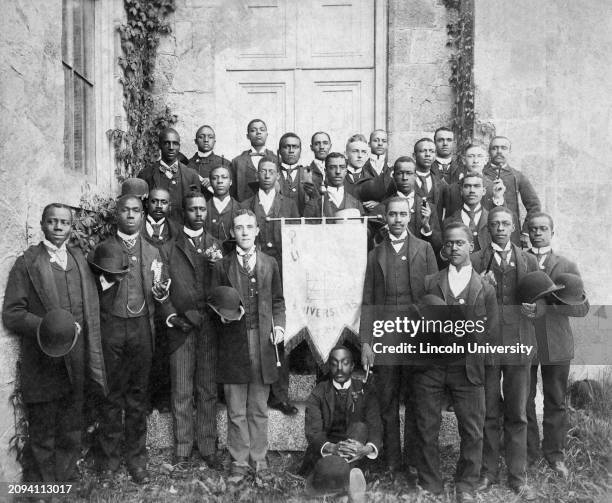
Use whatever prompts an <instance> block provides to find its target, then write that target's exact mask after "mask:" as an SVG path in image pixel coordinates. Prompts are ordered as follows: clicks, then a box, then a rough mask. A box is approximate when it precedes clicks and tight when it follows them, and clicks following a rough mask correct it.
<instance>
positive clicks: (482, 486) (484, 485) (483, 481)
mask: <svg viewBox="0 0 612 503" xmlns="http://www.w3.org/2000/svg"><path fill="white" fill-rule="evenodd" d="M494 483H495V482H493V481H492V480H491V479H490V478H489V477H487V476H486V475H485V476H484V477H480V480H479V481H478V485H477V486H476V490H477V491H479V492H483V491H488V490H489V489H490V488H491V486H492V485H493V484H494Z"/></svg>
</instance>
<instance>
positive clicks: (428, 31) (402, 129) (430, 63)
mask: <svg viewBox="0 0 612 503" xmlns="http://www.w3.org/2000/svg"><path fill="white" fill-rule="evenodd" d="M454 15H455V13H453V12H452V11H449V10H448V9H447V8H446V7H445V6H444V4H443V2H441V1H435V0H409V1H406V0H390V1H389V35H388V40H389V44H388V47H389V48H388V62H389V67H388V89H387V101H388V117H387V125H388V129H389V132H390V140H389V145H390V146H389V150H390V152H389V155H390V158H391V159H394V158H396V157H399V156H400V155H412V151H413V146H414V143H415V142H416V141H417V140H418V139H420V138H422V137H424V136H429V137H432V136H433V132H434V131H435V130H436V129H437V128H438V127H439V126H450V119H451V110H452V105H453V100H454V96H453V90H452V88H451V86H450V84H449V82H448V79H449V76H450V63H449V59H450V57H451V50H450V49H449V48H448V47H446V42H447V38H448V36H447V28H446V26H447V24H449V23H452V22H454V20H455V19H454Z"/></svg>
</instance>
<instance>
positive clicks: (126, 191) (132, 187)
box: [120, 178, 149, 199]
mask: <svg viewBox="0 0 612 503" xmlns="http://www.w3.org/2000/svg"><path fill="white" fill-rule="evenodd" d="M148 195H149V185H148V184H147V182H145V181H144V180H143V179H142V178H128V179H126V180H125V181H124V182H123V183H122V184H121V195H120V197H123V196H136V197H140V198H141V199H142V198H143V197H147V196H148Z"/></svg>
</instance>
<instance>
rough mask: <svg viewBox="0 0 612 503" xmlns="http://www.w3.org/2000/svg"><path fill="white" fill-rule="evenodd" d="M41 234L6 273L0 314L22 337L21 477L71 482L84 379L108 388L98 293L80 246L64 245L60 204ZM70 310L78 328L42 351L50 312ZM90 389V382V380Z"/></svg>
mask: <svg viewBox="0 0 612 503" xmlns="http://www.w3.org/2000/svg"><path fill="white" fill-rule="evenodd" d="M40 226H41V230H42V232H43V234H44V236H45V239H44V240H43V241H41V242H40V243H39V244H37V245H33V246H30V247H29V248H28V249H27V250H26V251H25V252H24V253H23V255H21V256H19V257H18V258H17V261H16V262H15V264H14V265H13V268H12V269H11V272H10V274H9V278H8V282H7V288H6V292H5V294H4V307H3V310H2V319H3V321H4V325H5V326H6V328H7V329H8V330H10V331H12V332H15V333H16V334H17V335H19V336H21V339H22V340H21V353H20V364H21V372H20V376H21V382H20V390H21V393H22V396H23V401H24V403H25V412H26V419H27V421H28V439H27V443H26V451H25V456H26V458H25V459H28V458H29V460H30V461H31V462H30V463H28V465H29V466H26V467H25V468H26V470H25V471H24V482H47V483H49V482H61V483H64V482H69V481H74V480H76V479H77V478H78V471H77V464H76V462H77V460H78V459H79V458H80V456H81V430H82V427H83V399H84V388H85V385H86V382H87V381H89V382H92V383H95V384H96V385H97V386H98V389H97V391H99V392H100V393H106V391H107V386H106V372H105V367H104V360H103V358H102V347H101V336H100V312H99V305H98V292H97V291H96V284H95V279H94V277H93V274H92V273H91V271H90V269H89V266H88V264H87V261H86V260H85V257H84V256H83V253H82V252H81V250H80V249H79V248H75V247H72V246H66V243H67V241H68V238H69V236H70V231H71V228H72V212H71V210H70V207H68V206H66V205H63V204H58V203H54V204H50V205H48V206H46V207H45V209H44V210H43V213H42V218H41V222H40ZM57 309H63V310H65V311H69V312H70V313H72V315H73V316H74V319H75V320H76V322H75V327H74V329H75V331H76V332H77V333H78V335H77V339H76V343H75V345H74V347H73V348H72V350H71V351H70V352H69V353H68V354H67V355H66V356H64V357H63V358H54V357H51V356H48V355H47V354H45V353H44V352H43V351H42V350H41V347H40V345H39V343H38V340H37V334H38V330H39V328H40V325H41V322H42V320H43V318H44V317H45V315H46V314H47V313H48V312H49V311H53V310H57ZM88 388H89V386H88Z"/></svg>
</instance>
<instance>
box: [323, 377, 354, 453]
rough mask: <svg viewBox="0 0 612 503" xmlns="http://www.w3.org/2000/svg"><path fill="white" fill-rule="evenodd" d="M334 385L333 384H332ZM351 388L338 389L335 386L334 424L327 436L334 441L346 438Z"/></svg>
mask: <svg viewBox="0 0 612 503" xmlns="http://www.w3.org/2000/svg"><path fill="white" fill-rule="evenodd" d="M332 386H333V385H332ZM350 392H351V389H350V388H349V389H347V390H338V389H336V388H334V416H333V419H332V424H331V426H330V429H329V431H328V433H327V438H329V439H330V441H332V442H339V441H341V440H346V421H347V419H348V418H347V414H346V403H347V401H348V397H349V393H350Z"/></svg>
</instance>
